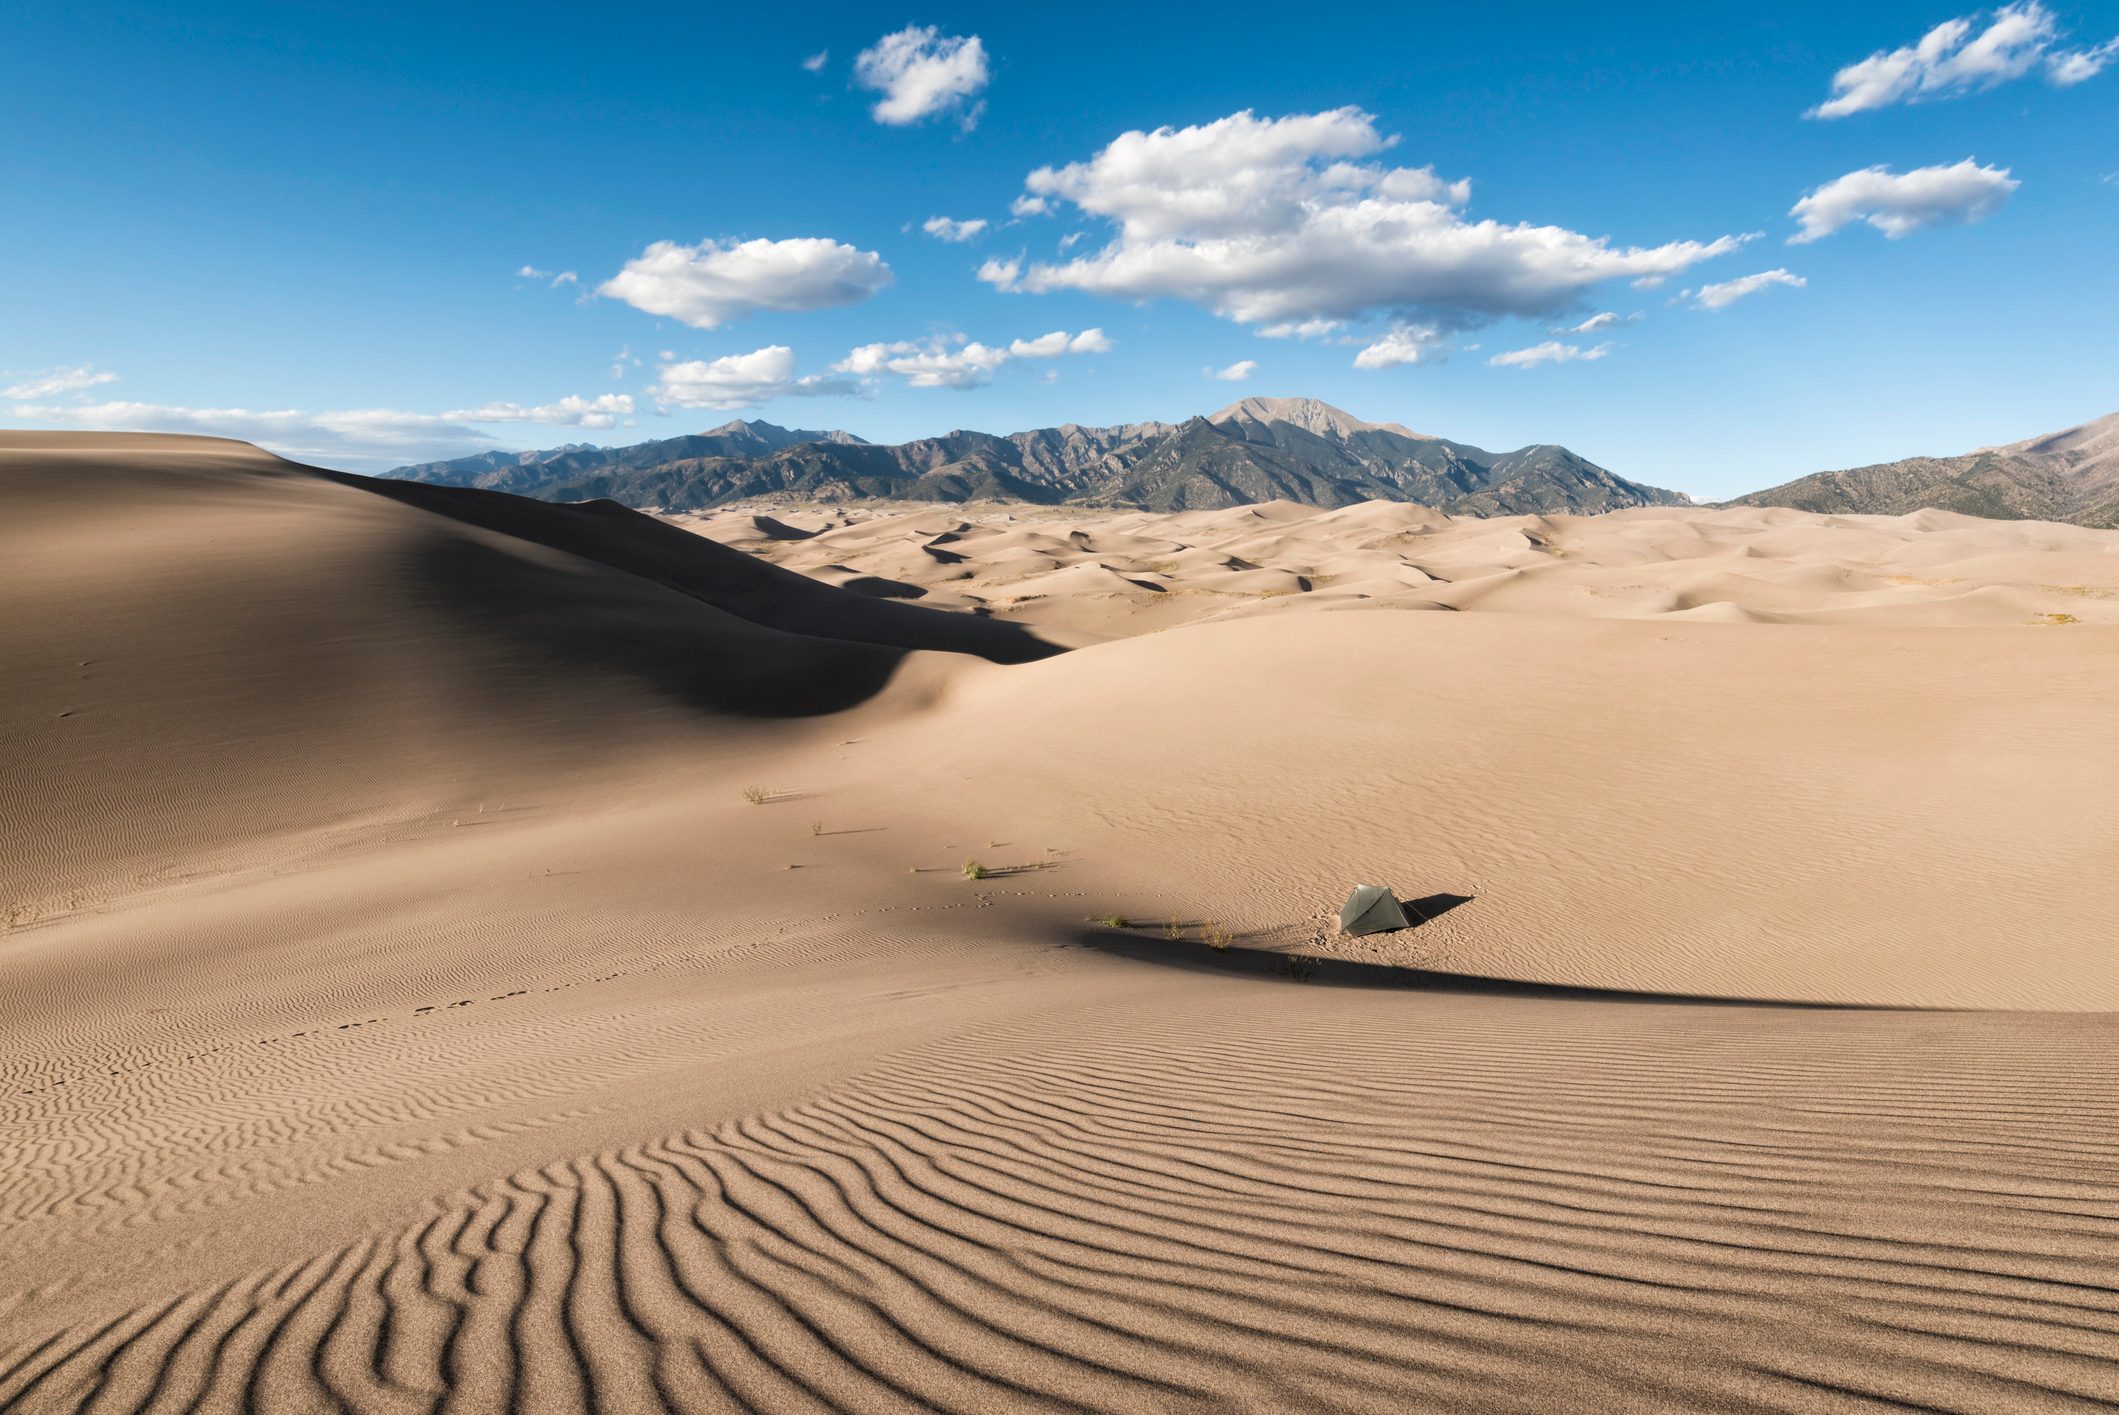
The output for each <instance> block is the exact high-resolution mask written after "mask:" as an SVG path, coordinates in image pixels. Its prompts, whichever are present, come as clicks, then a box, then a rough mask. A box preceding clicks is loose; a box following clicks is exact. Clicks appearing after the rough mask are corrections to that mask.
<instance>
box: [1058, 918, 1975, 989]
mask: <svg viewBox="0 0 2119 1415" xmlns="http://www.w3.org/2000/svg"><path fill="white" fill-rule="evenodd" d="M1440 897H1442V898H1454V897H1455V896H1448V895H1445V896H1440ZM1417 902H1420V903H1425V902H1426V901H1425V900H1422V901H1417ZM1460 902H1461V901H1460ZM1408 907H1410V901H1409V905H1408ZM1450 907H1451V908H1454V907H1456V906H1455V905H1451V906H1450ZM1429 917H1432V915H1430V916H1429ZM1071 941H1072V942H1073V943H1075V944H1076V945H1078V946H1080V947H1083V948H1091V949H1095V950H1096V951H1097V952H1099V953H1109V954H1112V955H1115V956H1117V957H1120V958H1130V959H1133V960H1134V961H1136V962H1141V963H1152V964H1155V965H1157V966H1158V967H1164V968H1185V969H1190V970H1191V971H1194V972H1202V973H1233V974H1236V975H1238V976H1242V977H1254V978H1267V979H1270V980H1272V981H1275V982H1290V981H1293V982H1302V983H1306V984H1308V985H1310V986H1312V987H1340V988H1416V989H1419V990H1420V991H1422V992H1430V993H1447V994H1450V995H1452V996H1460V997H1526V998H1552V999H1557V1000H1562V1001H1569V1002H1622V1003H1636V1004H1651V1005H1676V1006H1685V1007H1768V1008H1792V1009H1799V1010H1804V1011H1825V1012H1951V1011H1961V1010H1963V1009H1958V1008H1944V1007H1911V1006H1902V1005H1898V1004H1892V1003H1860V1002H1808V1001H1802V1000H1799V999H1793V998H1771V997H1714V996H1709V995H1704V994H1694V993H1676V992H1646V991H1640V990H1636V989H1631V988H1595V987H1576V986H1570V985H1567V984H1561V983H1533V982H1522V981H1519V980H1516V979H1513V978H1496V977H1487V976H1483V975H1481V974H1477V973H1446V972H1440V971H1437V970H1435V969H1431V968H1404V967H1398V966H1395V965H1393V964H1389V963H1364V962H1360V961H1359V960H1356V959H1352V958H1330V957H1325V956H1323V955H1320V954H1314V953H1283V952H1279V951H1278V950H1275V949H1269V948H1244V947H1241V946H1234V945H1232V946H1231V947H1228V948H1220V949H1217V948H1209V947H1208V946H1207V945H1205V944H1203V943H1197V942H1194V941H1192V940H1189V939H1186V940H1176V941H1169V940H1164V939H1151V938H1143V937H1141V936H1139V935H1138V934H1132V933H1124V932H1120V931H1119V930H1116V929H1112V928H1108V927H1101V928H1100V927H1095V926H1088V927H1083V928H1078V929H1076V930H1075V931H1074V933H1073V935H1072V937H1071ZM1291 960H1293V961H1291Z"/></svg>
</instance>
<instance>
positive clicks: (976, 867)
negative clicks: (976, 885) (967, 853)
mask: <svg viewBox="0 0 2119 1415" xmlns="http://www.w3.org/2000/svg"><path fill="white" fill-rule="evenodd" d="M991 873H992V871H991V870H988V869H987V868H986V867H985V866H984V865H982V864H980V863H979V862H978V861H977V860H966V861H965V862H964V878H965V879H984V878H986V876H987V875H989V874H991Z"/></svg>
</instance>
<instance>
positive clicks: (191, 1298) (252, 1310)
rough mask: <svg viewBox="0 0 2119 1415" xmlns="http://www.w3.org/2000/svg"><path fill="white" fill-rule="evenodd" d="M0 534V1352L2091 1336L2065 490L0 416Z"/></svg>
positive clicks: (1880, 1397) (896, 1354)
mask: <svg viewBox="0 0 2119 1415" xmlns="http://www.w3.org/2000/svg"><path fill="white" fill-rule="evenodd" d="M760 518H763V519H762V520H761V519H760ZM716 541H719V542H721V543H722V544H715V542H716ZM729 546H734V547H737V548H736V549H728V548H726V547H729ZM768 560H769V561H770V562H771V563H766V562H767V561H768ZM0 565H5V566H6V569H5V570H4V572H0V666H4V667H5V669H6V670H7V677H6V679H5V682H6V684H7V686H6V687H5V689H4V690H0V773H4V781H0V784H4V786H5V787H6V790H5V795H4V798H0V800H4V804H0V843H4V846H5V851H4V855H0V896H4V902H6V903H8V904H9V905H10V906H11V908H10V913H9V915H8V919H7V928H6V931H5V932H4V933H0V996H4V998H5V1011H6V1016H7V1026H6V1027H5V1028H4V1031H0V1155H4V1158H5V1161H6V1163H5V1165H4V1167H0V1409H5V1410H8V1411H15V1410H21V1411H39V1412H41V1411H47V1410H51V1411H72V1410H87V1409H93V1410H98V1411H111V1410H175V1409H187V1408H198V1409H255V1410H270V1411H278V1410H308V1409H319V1410H333V1409H359V1410H370V1409H373V1410H418V1411H427V1410H438V1409H447V1410H451V1411H455V1410H495V1411H499V1410H520V1411H554V1412H560V1411H573V1410H581V1409H599V1410H611V1411H634V1410H658V1409H674V1410H694V1409H697V1410H721V1409H751V1410H773V1411H778V1410H797V1409H852V1410H887V1409H905V1410H910V1409H951V1410H962V1411H987V1410H998V1409H1015V1408H1021V1409H1046V1408H1066V1409H1075V1410H1082V1409H1140V1410H1168V1409H1203V1410H1204V1409H1302V1408H1338V1409H1371V1410H1404V1409H1409V1408H1429V1409H1465V1410H1497V1411H1498V1410H1552V1409H1663V1410H1688V1411H1689V1410H1702V1409H1729V1410H1756V1409H1769V1410H1839V1409H1846V1410H1855V1409H1873V1408H1908V1407H1910V1408H1926V1409H1934V1410H1991V1409H2052V1410H2074V1409H2081V1410H2087V1409H2094V1408H2104V1407H2107V1406H2108V1405H2109V1404H2110V1403H2112V1402H2114V1401H2119V1383H2115V1378H2114V1377H2113V1375H2112V1369H2113V1368H2112V1366H2111V1363H2110V1361H2109V1356H2110V1354H2111V1352H2112V1351H2113V1350H2115V1349H2119V1320H2115V1318H2114V1316H2113V1312H2114V1311H2115V1310H2119V1291H2115V1289H2114V1284H2113V1282H2112V1279H2111V1274H2112V1272H2113V1271H2114V1270H2115V1269H2119V1181H2115V1180H2114V1178H2113V1176H2114V1174H2115V1173H2119V1170H2115V1168H2114V1160H2115V1159H2119V1139H2115V1136H2119V1106H2115V1103H2114V1102H2113V1101H2112V1099H2111V1097H2112V1096H2113V1095H2114V1094H2119V1074H2115V1072H2119V1062H2115V1060H2114V1058H2115V1057H2119V1050H2115V1048H2114V1046H2113V1043H2114V1041H2115V1039H2119V1033H2115V1031H2114V1024H2113V1022H2112V1012H2113V1010H2114V1008H2115V1006H2119V955H2114V954H2113V952H2112V949H2111V940H2112V938H2113V937H2114V935H2115V928H2114V926H2115V924H2119V897H2115V896H2114V895H2113V893H2112V891H2110V890H2109V889H2107V888H2105V887H2104V886H2103V880H2104V879H2105V878H2106V877H2107V876H2109V874H2110V872H2111V867H2112V864H2113V862H2114V861H2119V809H2115V808H2114V807H2113V806H2112V805H2111V803H2112V802H2113V801H2114V800H2119V760H2115V759H2114V757H2113V755H2112V753H2111V752H2110V751H2109V742H2110V723H2111V722H2112V721H2113V720H2114V718H2115V710H2119V637H2115V636H2114V633H2113V631H2112V629H2111V628H2110V627H2109V625H2110V623H2112V622H2113V615H2112V606H2113V604H2114V603H2115V602H2119V600H2115V599H2114V596H2113V594H2112V591H2113V590H2114V589H2115V588H2119V533H2100V532H2092V531H2082V530H2078V529H2076V528H2072V527H2058V526H2046V525H2029V524H2007V523H1993V522H1971V521H1968V520H1966V519H1965V518H1960V517H1951V516H1934V515H1927V514H1922V515H1916V516H1911V517H1904V518H1895V519H1875V518H1858V517H1834V518H1824V517H1815V516H1806V515H1801V514H1798V513H1791V512H1784V511H1741V512H1734V511H1684V510H1673V511H1662V510H1658V511H1640V512H1628V513H1622V514H1620V515H1615V516H1609V517H1599V518H1586V519H1576V518H1565V517H1553V518H1528V519H1525V518H1517V519H1512V520H1507V521H1491V522H1465V521H1450V520H1447V519H1446V518H1441V517H1438V516H1436V515H1434V513H1432V512H1426V511H1422V510H1420V509H1418V508H1409V507H1400V506H1364V507H1354V508H1348V509H1346V510H1344V511H1339V512H1332V513H1315V512H1309V511H1304V510H1302V509H1301V508H1295V507H1285V506H1267V507H1258V508H1245V509H1243V510H1241V511H1231V512H1212V513H1187V514H1184V515H1178V516H1171V517H1153V516H1139V515H1128V516H1106V517H1091V516H1074V515H1042V514H1041V515H1040V516H1039V517H1038V518H1036V519H1034V520H1033V519H1028V518H1021V519H1010V513H1007V512H1004V511H996V510H987V509H966V508H956V507H951V508H948V509H947V510H946V511H943V512H938V511H935V510H933V509H931V508H930V509H925V510H920V511H916V512H903V513H877V512H873V511H869V510H857V509H825V510H818V509H809V508H754V509H751V510H747V511H745V512H741V513H730V514H727V515H724V516H720V517H716V518H713V519H711V520H709V521H706V522H703V523H694V522H692V521H690V520H686V521H685V522H684V523H682V524H681V526H679V527H672V526H670V525H668V524H661V523H657V522H655V521H654V520H652V519H650V518H647V517H643V516H638V515H635V514H633V513H630V512H625V511H622V510H618V509H615V508H607V507H597V506H589V507H578V508H576V507H554V506H543V505H539V504H536V503H525V502H520V501H516V500H514V499H513V498H506V497H499V496H494V495H490V494H486V493H478V492H456V491H443V490H440V489H436V488H424V487H421V488H412V487H395V486H390V485H387V484H377V483H371V482H366V481H362V480H361V479H358V478H347V477H340V476H336V475H333V474H327V473H318V472H314V471H310V470H308V469H303V468H297V467H293V466H290V465H288V464H286V463H282V462H278V461H276V460H274V459H271V458H268V457H265V456H264V455H263V454H260V453H257V452H255V451H254V450H250V449H246V448H243V447H241V446H239V445H236V444H227V443H213V442H206V441H203V440H199V439H180V438H167V439H159V438H156V439H149V438H137V439H118V438H109V437H79V438H66V437H62V436H42V435H37V436H30V435H16V434H9V435H7V437H6V438H5V439H4V440H0ZM798 570H814V571H815V572H816V575H815V578H806V577H801V576H797V575H794V574H791V573H788V572H790V571H798ZM842 585H843V586H845V588H838V587H837V586H842ZM909 590H916V591H920V592H921V593H920V595H919V597H918V598H915V599H907V598H906V594H907V592H908V591H909ZM1389 611H1420V612H1389ZM1452 611H1470V612H1452ZM2059 615H2064V616H2067V620H2066V621H2065V622H2060V623H2057V624H2056V623H2054V622H2052V616H2059ZM1158 631H1159V632H1158ZM1063 643H1064V644H1069V645H1080V647H1077V648H1075V650H1074V651H1073V652H1068V653H1063V654H1055V653H1053V652H1052V651H1051V650H1052V649H1053V648H1054V647H1055V646H1057V645H1059V644H1063ZM753 797H755V798H756V801H755V803H754V801H753V799H752V798H753ZM967 861H970V862H976V863H977V864H978V865H979V866H980V869H979V871H978V873H979V874H980V876H981V877H979V878H970V877H967V875H966V872H965V869H964V866H965V865H966V863H967ZM1356 879H1375V880H1378V881H1381V882H1386V883H1389V884H1391V885H1392V886H1394V887H1395V888H1396V889H1397V890H1398V891H1399V893H1400V894H1401V896H1403V897H1406V898H1409V899H1414V900H1418V901H1421V902H1422V905H1423V914H1424V916H1425V918H1426V921H1425V922H1423V923H1422V924H1421V925H1420V926H1419V927H1417V928H1414V929H1412V930H1409V931H1407V932H1406V933H1403V934H1398V935H1390V936H1381V937H1377V938H1373V939H1369V940H1360V941H1356V940H1347V939H1341V938H1338V937H1335V936H1334V935H1333V932H1332V930H1331V928H1330V925H1329V923H1328V922H1327V920H1328V918H1329V915H1330V911H1331V910H1332V909H1334V908H1335V907H1336V905H1337V903H1338V900H1339V897H1340V895H1341V894H1342V893H1343V891H1344V889H1345V887H1346V886H1347V885H1348V884H1350V883H1352V882H1354V881H1355V880H1356ZM1111 917H1115V918H1119V919H1123V920H1125V921H1126V922H1125V923H1123V924H1121V925H1118V926H1113V925H1112V924H1110V923H1109V922H1093V921H1092V920H1097V919H1107V918H1111ZM1171 935H1175V937H1172V936H1171ZM1210 939H1211V940H1212V941H1214V942H1219V943H1225V944H1227V945H1228V946H1227V947H1226V948H1225V949H1216V948H1213V947H1209V946H1208V940H1210Z"/></svg>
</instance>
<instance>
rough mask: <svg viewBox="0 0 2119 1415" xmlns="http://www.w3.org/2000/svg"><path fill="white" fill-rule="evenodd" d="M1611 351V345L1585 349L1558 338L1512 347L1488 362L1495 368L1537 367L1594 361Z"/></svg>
mask: <svg viewBox="0 0 2119 1415" xmlns="http://www.w3.org/2000/svg"><path fill="white" fill-rule="evenodd" d="M1610 353H1611V345H1609V344H1598V345H1596V346H1594V347H1593V348H1588V349H1585V348H1583V347H1582V346H1581V345H1579V344H1563V343H1561V342H1560V341H1559V340H1557V339H1548V340H1546V341H1545V342H1544V343H1543V344H1533V345H1531V346H1530V347H1529V348H1528V349H1511V350H1509V351H1508V352H1507V353H1505V354H1496V355H1494V356H1493V357H1492V358H1490V359H1488V360H1487V361H1486V362H1487V363H1488V364H1490V365H1492V366H1493V367H1495V368H1536V367H1538V365H1540V364H1576V363H1593V362H1595V361H1596V360H1598V359H1601V358H1604V357H1606V356H1607V355H1609V354H1610Z"/></svg>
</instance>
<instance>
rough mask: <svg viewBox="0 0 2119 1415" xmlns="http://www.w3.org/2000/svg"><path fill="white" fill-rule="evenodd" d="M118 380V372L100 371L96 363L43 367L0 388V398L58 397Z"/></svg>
mask: <svg viewBox="0 0 2119 1415" xmlns="http://www.w3.org/2000/svg"><path fill="white" fill-rule="evenodd" d="M117 381H118V376H117V375H116V374H114V373H103V372H99V371H98V370H97V369H96V366H95V365H94V364H77V365H75V366H74V367H72V368H51V369H42V370H40V371H38V372H36V373H32V374H29V375H27V376H26V377H23V381H22V382H20V383H17V384H14V385H12V386H11V387H8V388H0V398H57V397H59V396H60V395H61V394H65V393H79V392H81V391H83V390H84V389H89V388H94V387H96V386H97V385H99V384H104V383H116V382H117Z"/></svg>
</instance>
